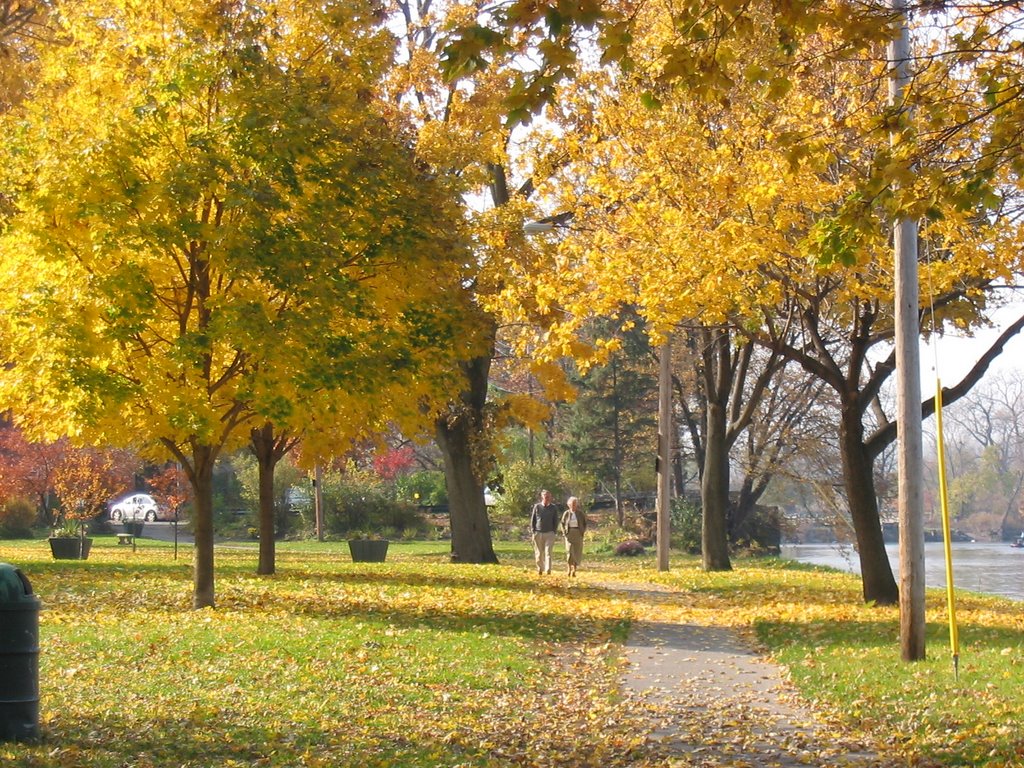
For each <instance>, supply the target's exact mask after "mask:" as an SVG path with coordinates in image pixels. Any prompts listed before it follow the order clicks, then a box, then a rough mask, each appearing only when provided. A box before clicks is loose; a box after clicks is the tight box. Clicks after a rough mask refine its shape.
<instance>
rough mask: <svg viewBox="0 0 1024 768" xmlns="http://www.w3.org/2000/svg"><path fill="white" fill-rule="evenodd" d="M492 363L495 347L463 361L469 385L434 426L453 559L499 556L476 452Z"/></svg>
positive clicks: (469, 560) (489, 559)
mask: <svg viewBox="0 0 1024 768" xmlns="http://www.w3.org/2000/svg"><path fill="white" fill-rule="evenodd" d="M490 368H491V355H490V349H488V353H487V354H484V355H481V356H479V357H476V358H473V359H472V360H470V361H468V362H467V363H464V364H463V365H462V369H463V373H464V375H465V383H466V389H465V391H464V392H463V393H462V396H461V397H460V399H459V400H458V401H457V402H455V403H452V404H451V405H450V406H449V408H448V410H447V411H446V412H445V413H444V414H442V415H441V417H440V418H439V419H438V420H437V423H436V429H435V434H436V437H437V444H438V446H439V447H440V448H441V454H442V455H443V456H444V477H445V483H446V485H447V487H448V516H449V522H450V524H451V529H452V560H453V561H455V562H459V563H497V562H498V557H497V555H495V554H494V545H493V543H492V542H491V522H490V519H489V518H488V516H487V506H486V505H485V504H484V478H483V477H481V476H480V475H481V472H480V471H479V470H480V467H482V466H483V463H484V462H483V458H484V457H481V456H477V455H476V454H475V453H474V451H475V450H476V451H479V450H481V448H480V446H481V443H482V441H481V431H482V427H483V423H484V405H485V404H486V402H487V377H488V375H489V373H490Z"/></svg>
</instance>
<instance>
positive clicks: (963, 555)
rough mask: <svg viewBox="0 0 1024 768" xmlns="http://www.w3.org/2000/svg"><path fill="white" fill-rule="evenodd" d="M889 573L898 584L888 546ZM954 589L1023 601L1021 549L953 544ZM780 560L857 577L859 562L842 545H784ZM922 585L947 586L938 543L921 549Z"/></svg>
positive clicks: (893, 547) (895, 550) (895, 554)
mask: <svg viewBox="0 0 1024 768" xmlns="http://www.w3.org/2000/svg"><path fill="white" fill-rule="evenodd" d="M886 551H887V552H888V553H889V562H890V563H892V571H893V574H894V575H895V576H896V579H897V581H898V580H899V545H898V544H887V545H886ZM952 552H953V586H954V587H955V588H956V589H958V590H961V589H963V590H968V591H970V592H985V593H987V594H991V595H1002V596H1003V597H1010V598H1013V599H1014V600H1024V549H1015V548H1013V547H1011V546H1010V545H1009V544H1008V543H984V544H979V543H967V542H954V543H953V545H952ZM782 556H783V557H788V558H790V559H791V560H797V561H799V562H802V563H813V564H815V565H827V566H830V567H832V568H838V569H839V570H843V571H849V572H850V573H856V574H859V573H860V561H859V560H858V559H857V553H856V552H854V550H853V547H852V546H849V545H844V544H783V545H782ZM924 564H925V566H924V567H925V579H924V580H925V584H926V585H927V586H929V587H940V588H944V587H945V586H946V559H945V555H944V554H943V547H942V544H941V543H935V542H929V543H927V544H925V545H924Z"/></svg>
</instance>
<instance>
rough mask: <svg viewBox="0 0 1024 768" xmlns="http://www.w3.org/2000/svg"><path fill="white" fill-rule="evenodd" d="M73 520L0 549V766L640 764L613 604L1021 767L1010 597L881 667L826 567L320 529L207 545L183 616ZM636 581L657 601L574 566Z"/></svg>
mask: <svg viewBox="0 0 1024 768" xmlns="http://www.w3.org/2000/svg"><path fill="white" fill-rule="evenodd" d="M140 543H141V544H142V546H140V547H139V548H138V549H137V550H136V551H133V550H132V549H131V548H130V547H122V546H118V545H117V543H116V539H115V538H114V537H96V540H95V541H94V545H93V551H92V554H91V555H90V558H89V560H87V561H84V562H78V561H54V560H52V559H51V558H50V554H49V551H48V549H47V545H46V542H45V541H32V542H0V562H8V563H13V564H16V565H17V566H19V567H20V568H22V570H23V571H24V572H25V573H26V574H27V575H28V577H29V579H30V580H31V582H32V585H33V588H34V591H35V592H36V593H37V594H38V595H39V596H40V598H41V599H42V601H43V605H44V609H43V611H42V612H41V614H40V644H41V648H42V652H41V655H40V686H41V694H40V702H41V718H40V720H41V729H42V739H41V740H40V742H39V743H37V744H0V765H2V766H4V768H7V766H76V767H79V766H81V767H82V768H90V767H92V766H154V767H160V768H162V767H164V766H167V767H168V768H169V767H170V766H175V767H176V768H177V767H178V766H204V767H205V766H231V765H238V766H242V765H244V766H390V765H394V766H451V767H452V768H454V767H455V766H522V765H538V766H619V765H622V766H625V765H634V766H653V765H664V764H665V763H664V761H663V759H662V757H661V756H659V754H658V753H657V748H656V747H652V746H648V745H645V744H644V741H643V735H644V724H643V722H642V720H641V717H642V712H641V711H640V710H639V709H638V708H637V707H635V706H633V705H632V704H631V702H629V701H628V700H626V699H624V698H623V697H622V696H621V695H620V694H619V692H618V689H617V685H616V681H617V679H618V675H619V672H620V670H621V658H622V643H623V641H624V639H625V637H626V633H627V631H628V626H629V623H630V621H632V620H634V619H638V618H650V617H651V615H652V614H654V613H656V614H657V616H658V618H659V620H668V619H675V620H679V621H687V622H696V623H724V624H729V625H732V626H735V627H737V628H739V629H740V630H741V631H744V632H748V633H750V636H751V637H752V639H755V640H756V641H757V642H759V643H760V644H762V645H763V646H764V647H765V648H767V649H768V650H770V651H771V652H772V654H773V655H775V657H776V658H777V659H778V660H779V661H780V662H781V663H783V664H785V665H786V666H787V667H788V668H789V670H790V673H791V677H792V679H793V680H794V682H795V683H796V684H797V685H798V686H799V687H800V688H801V689H802V690H803V692H804V693H805V694H806V695H807V696H808V698H809V699H811V700H812V701H813V702H815V703H816V704H817V705H818V707H819V708H820V709H821V710H822V711H823V712H824V713H825V714H826V715H827V716H829V717H830V718H832V719H833V720H834V722H835V723H836V724H837V726H841V727H844V728H847V729H853V730H856V731H862V732H864V733H867V734H869V735H870V736H871V737H872V738H873V740H874V741H875V742H876V743H879V742H880V743H883V744H885V745H887V746H888V748H889V749H891V750H892V754H894V755H896V756H899V757H900V758H901V759H904V760H905V764H909V765H922V766H923V765H950V766H953V765H987V766H1010V765H1019V764H1021V763H1022V762H1024V737H1022V735H1021V733H1020V722H1021V713H1022V712H1024V694H1022V692H1021V686H1020V682H1021V673H1022V671H1024V617H1022V614H1024V611H1022V608H1024V606H1022V605H1021V604H1020V603H1012V602H1009V601H1003V600H997V599H988V598H977V597H970V596H965V597H964V598H963V599H962V604H961V605H960V606H959V608H958V610H959V612H960V618H961V639H962V649H961V670H960V680H959V681H958V682H957V681H954V679H953V675H952V666H951V664H950V660H949V652H948V649H947V647H946V645H945V642H946V635H945V627H944V624H943V621H944V608H943V604H942V602H941V595H939V594H938V593H936V595H935V597H934V598H933V597H932V596H930V597H929V601H930V602H929V617H928V618H929V659H928V660H927V661H925V662H921V663H915V664H904V663H902V662H900V661H899V645H898V613H897V611H896V610H895V609H880V608H871V607H867V606H863V605H861V604H860V600H859V594H860V586H859V582H858V581H857V580H856V579H854V578H852V577H850V576H847V575H844V574H838V573H834V572H827V571H822V570H815V569H808V568H803V567H797V566H793V565H791V564H789V565H786V564H781V563H779V562H777V561H772V560H768V561H761V562H752V561H738V562H737V567H736V569H735V570H734V571H733V572H731V573H725V574H705V573H703V572H701V571H700V569H699V563H697V562H696V561H695V560H694V559H692V558H681V557H680V558H674V559H673V568H672V570H671V571H670V572H669V573H667V574H659V573H657V572H656V571H654V570H652V563H651V561H650V560H649V559H643V558H641V559H638V560H625V561H623V560H621V559H617V558H611V557H596V558H595V557H590V558H589V559H588V561H587V563H586V566H587V570H586V572H583V571H581V576H582V578H581V579H580V580H579V581H580V583H579V584H573V585H571V586H570V585H569V584H568V581H567V580H566V579H565V578H564V577H560V576H559V577H549V578H545V579H539V578H538V577H537V576H536V574H535V573H534V572H533V569H532V559H531V558H532V556H531V553H530V551H529V547H528V545H527V544H525V543H521V542H513V543H507V544H506V543H502V544H500V545H499V546H497V549H498V554H499V557H500V558H501V560H502V564H501V565H499V566H467V565H453V564H450V563H448V562H447V553H448V545H447V543H445V542H430V543H422V542H410V543H392V544H391V548H390V550H389V553H388V561H387V562H386V563H365V564H356V563H352V562H350V558H349V556H348V552H347V547H346V545H345V543H344V542H327V543H317V542H305V543H284V544H282V545H281V546H280V547H279V548H278V572H277V573H276V574H275V575H274V576H270V577H257V576H256V575H255V574H254V570H255V565H256V551H255V547H254V546H250V545H243V546H231V547H221V548H218V550H217V608H216V609H215V610H201V611H195V610H191V608H190V605H191V559H190V556H191V550H190V548H188V547H183V548H179V554H178V559H177V560H175V559H174V558H173V551H172V548H171V546H170V545H169V544H157V543H154V542H149V541H145V540H142V541H141V542H140ZM617 579H621V580H623V581H631V582H636V581H644V580H651V581H659V582H661V583H663V584H666V585H668V586H670V587H672V588H674V589H676V590H678V592H677V593H676V594H675V595H674V596H673V598H672V602H671V605H670V607H668V608H666V606H665V605H664V604H663V603H660V604H659V605H658V606H652V605H646V604H643V603H642V602H639V601H638V602H628V601H624V600H623V599H622V598H621V597H620V596H616V595H614V594H613V593H610V592H608V591H606V590H604V589H601V588H599V587H597V586H595V585H594V584H588V582H597V581H601V582H613V581H615V580H617Z"/></svg>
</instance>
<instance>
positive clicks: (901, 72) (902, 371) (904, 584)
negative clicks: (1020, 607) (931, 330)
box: [889, 0, 925, 661]
mask: <svg viewBox="0 0 1024 768" xmlns="http://www.w3.org/2000/svg"><path fill="white" fill-rule="evenodd" d="M891 3H892V10H893V14H894V16H895V17H896V18H897V19H899V23H900V28H899V33H898V35H897V37H896V38H895V39H894V40H893V41H892V42H891V43H890V44H889V65H890V67H891V69H890V80H889V102H890V105H891V106H892V107H893V109H894V110H895V111H896V113H897V114H900V115H901V119H900V120H899V121H897V124H896V126H895V127H894V128H893V130H892V132H891V133H890V141H891V144H892V146H893V147H894V148H895V147H897V146H898V145H899V144H900V142H901V140H902V136H901V133H902V130H904V129H905V128H906V122H907V121H908V120H909V119H910V115H909V111H908V110H906V109H905V104H904V99H905V98H906V89H907V87H908V85H909V84H910V30H909V24H908V18H907V6H906V0H891ZM893 242H894V246H895V253H894V257H895V274H896V285H895V303H896V308H895V310H896V311H895V322H896V419H897V424H898V425H899V433H898V443H897V446H898V447H897V450H898V457H899V524H900V654H901V656H902V657H903V660H904V661H918V660H920V659H923V658H924V657H925V601H924V586H925V576H924V494H923V493H922V489H921V483H922V477H923V474H924V457H923V449H922V440H921V348H920V342H921V331H920V327H919V319H918V312H919V306H920V299H919V292H918V291H919V289H918V278H917V221H916V220H914V219H911V218H909V217H906V216H904V217H902V218H900V219H899V220H898V221H897V222H896V225H895V228H894V231H893Z"/></svg>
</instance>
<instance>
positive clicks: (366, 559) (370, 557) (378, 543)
mask: <svg viewBox="0 0 1024 768" xmlns="http://www.w3.org/2000/svg"><path fill="white" fill-rule="evenodd" d="M348 551H349V553H350V554H351V555H352V562H353V563H383V562H384V560H385V558H386V557H387V555H388V540H387V539H383V538H381V537H380V536H377V535H376V534H372V533H360V534H358V535H356V537H355V538H350V539H349V540H348Z"/></svg>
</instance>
